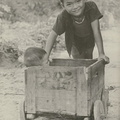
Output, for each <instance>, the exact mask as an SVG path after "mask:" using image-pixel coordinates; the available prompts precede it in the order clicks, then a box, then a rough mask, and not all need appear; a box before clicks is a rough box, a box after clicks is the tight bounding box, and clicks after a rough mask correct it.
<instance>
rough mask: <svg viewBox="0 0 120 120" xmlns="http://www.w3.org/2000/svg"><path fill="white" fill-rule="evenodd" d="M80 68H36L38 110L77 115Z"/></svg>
mask: <svg viewBox="0 0 120 120" xmlns="http://www.w3.org/2000/svg"><path fill="white" fill-rule="evenodd" d="M77 68H78V67H63V66H61V67H58V66H57V67H56V66H48V67H45V68H40V67H36V91H37V92H36V109H37V111H38V112H39V111H41V112H49V113H57V114H68V115H75V114H76V84H77V82H76V81H77Z"/></svg>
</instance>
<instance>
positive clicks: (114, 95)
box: [0, 27, 120, 120]
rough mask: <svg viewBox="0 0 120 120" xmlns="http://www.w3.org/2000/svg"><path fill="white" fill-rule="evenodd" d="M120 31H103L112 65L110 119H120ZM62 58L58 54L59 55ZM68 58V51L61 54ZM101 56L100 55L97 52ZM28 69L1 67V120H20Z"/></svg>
mask: <svg viewBox="0 0 120 120" xmlns="http://www.w3.org/2000/svg"><path fill="white" fill-rule="evenodd" d="M119 33H120V29H118V27H114V28H112V29H109V30H104V31H102V34H103V38H104V40H105V41H104V46H105V51H106V54H107V55H108V56H109V57H110V61H111V62H110V64H109V65H106V70H105V86H106V88H109V101H110V106H109V109H108V116H107V119H106V120H120V112H119V111H120V54H119V53H120V47H119V46H120V35H119ZM57 55H58V54H57ZM59 56H60V57H62V58H64V57H66V56H67V55H66V52H64V53H63V52H62V53H59ZM94 56H95V57H97V52H94ZM25 69H26V68H25V67H19V66H15V65H14V66H13V65H10V64H9V63H8V62H6V63H5V64H4V65H3V66H2V67H0V120H20V112H19V110H20V102H21V101H22V100H23V99H24V96H25V89H24V88H25V79H24V70H25Z"/></svg>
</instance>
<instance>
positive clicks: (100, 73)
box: [87, 60, 104, 115]
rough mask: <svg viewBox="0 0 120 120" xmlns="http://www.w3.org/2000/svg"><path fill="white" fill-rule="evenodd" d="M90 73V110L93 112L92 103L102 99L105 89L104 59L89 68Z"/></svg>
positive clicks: (88, 73) (88, 72)
mask: <svg viewBox="0 0 120 120" xmlns="http://www.w3.org/2000/svg"><path fill="white" fill-rule="evenodd" d="M87 75H88V101H89V102H88V112H89V115H90V114H91V113H90V112H91V110H92V105H93V104H94V102H95V101H96V100H98V99H101V94H102V90H103V89H104V61H103V60H101V61H97V62H96V63H94V64H93V65H91V66H89V67H88V68H87Z"/></svg>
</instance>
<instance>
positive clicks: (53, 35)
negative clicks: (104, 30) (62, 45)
mask: <svg viewBox="0 0 120 120" xmlns="http://www.w3.org/2000/svg"><path fill="white" fill-rule="evenodd" d="M57 36H58V35H57V33H56V32H54V31H53V30H52V31H51V33H50V35H49V36H48V39H47V42H46V46H45V51H46V52H47V54H46V55H45V56H44V60H45V61H44V62H45V63H47V62H48V59H49V56H50V53H51V50H52V47H53V45H54V42H55V40H56V38H57Z"/></svg>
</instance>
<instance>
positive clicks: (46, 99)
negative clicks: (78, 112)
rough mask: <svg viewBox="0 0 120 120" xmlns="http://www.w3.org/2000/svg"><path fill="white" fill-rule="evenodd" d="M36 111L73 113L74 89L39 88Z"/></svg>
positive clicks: (74, 102)
mask: <svg viewBox="0 0 120 120" xmlns="http://www.w3.org/2000/svg"><path fill="white" fill-rule="evenodd" d="M38 91H39V92H38V93H37V99H36V104H37V108H36V109H37V111H42V112H48V113H57V114H67V115H75V104H76V99H75V95H76V94H75V91H66V90H45V89H41V90H40V89H39V90H38Z"/></svg>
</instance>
